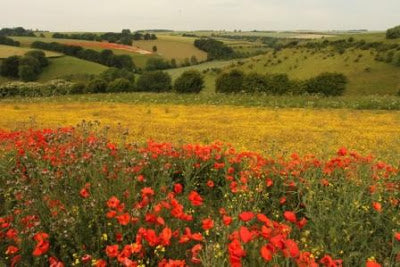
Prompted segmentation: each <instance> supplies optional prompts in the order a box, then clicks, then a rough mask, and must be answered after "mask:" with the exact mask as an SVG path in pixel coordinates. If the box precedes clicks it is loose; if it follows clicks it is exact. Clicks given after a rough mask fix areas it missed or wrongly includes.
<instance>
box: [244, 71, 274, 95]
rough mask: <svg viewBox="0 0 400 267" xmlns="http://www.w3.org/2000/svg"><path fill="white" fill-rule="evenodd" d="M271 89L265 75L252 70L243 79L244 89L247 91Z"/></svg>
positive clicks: (255, 91)
mask: <svg viewBox="0 0 400 267" xmlns="http://www.w3.org/2000/svg"><path fill="white" fill-rule="evenodd" d="M270 89H271V87H270V84H269V83H268V79H267V77H266V76H265V75H262V74H259V73H256V72H252V73H250V74H248V75H246V77H245V78H244V80H243V90H244V91H245V92H247V93H258V92H269V91H270Z"/></svg>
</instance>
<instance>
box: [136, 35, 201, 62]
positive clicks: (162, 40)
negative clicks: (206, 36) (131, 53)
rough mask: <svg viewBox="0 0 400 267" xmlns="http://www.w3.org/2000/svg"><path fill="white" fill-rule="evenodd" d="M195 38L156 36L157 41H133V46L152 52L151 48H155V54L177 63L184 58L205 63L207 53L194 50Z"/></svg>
mask: <svg viewBox="0 0 400 267" xmlns="http://www.w3.org/2000/svg"><path fill="white" fill-rule="evenodd" d="M194 40H195V38H190V37H180V36H171V35H158V39H157V40H151V41H143V40H142V41H134V43H133V44H134V45H136V46H138V47H140V48H142V49H145V50H148V51H152V49H153V46H157V54H158V55H159V56H161V57H163V58H165V59H169V60H170V59H173V58H174V59H176V60H177V62H178V63H179V62H183V60H185V58H188V59H190V58H191V57H192V56H195V57H196V58H197V60H198V61H205V60H206V59H207V53H206V52H204V51H202V50H200V49H198V48H196V47H195V46H194V45H193V43H194Z"/></svg>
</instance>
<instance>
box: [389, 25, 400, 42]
mask: <svg viewBox="0 0 400 267" xmlns="http://www.w3.org/2000/svg"><path fill="white" fill-rule="evenodd" d="M397 38H400V25H399V26H396V27H393V28H390V29H388V30H387V31H386V39H397Z"/></svg>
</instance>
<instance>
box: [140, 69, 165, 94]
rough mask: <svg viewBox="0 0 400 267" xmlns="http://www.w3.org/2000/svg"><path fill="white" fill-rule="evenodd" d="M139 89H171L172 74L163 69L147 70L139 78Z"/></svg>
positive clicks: (152, 90) (146, 90)
mask: <svg viewBox="0 0 400 267" xmlns="http://www.w3.org/2000/svg"><path fill="white" fill-rule="evenodd" d="M137 89H138V90H139V91H145V92H167V91H171V89H172V85H171V76H170V75H169V74H168V73H166V72H162V71H154V72H145V73H143V74H142V75H141V76H140V77H139V79H138V82H137Z"/></svg>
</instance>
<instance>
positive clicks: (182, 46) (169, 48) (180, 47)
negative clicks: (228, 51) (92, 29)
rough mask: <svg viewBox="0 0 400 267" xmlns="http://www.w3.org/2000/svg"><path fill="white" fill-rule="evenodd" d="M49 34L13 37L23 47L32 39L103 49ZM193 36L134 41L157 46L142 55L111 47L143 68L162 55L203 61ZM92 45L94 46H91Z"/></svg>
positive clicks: (142, 45)
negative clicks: (155, 48)
mask: <svg viewBox="0 0 400 267" xmlns="http://www.w3.org/2000/svg"><path fill="white" fill-rule="evenodd" d="M50 36H51V34H47V37H46V38H40V37H13V39H14V40H17V41H19V42H20V43H21V46H23V47H30V45H31V44H32V43H33V42H34V41H42V42H59V43H71V44H72V43H77V44H79V45H82V46H84V44H85V43H87V44H88V47H90V49H93V50H97V51H100V50H103V49H104V48H102V47H96V46H95V45H96V43H98V42H92V41H85V40H71V39H55V38H51V37H50ZM193 42H194V38H188V37H180V36H170V35H159V36H158V39H157V40H150V41H143V40H142V41H135V42H134V46H138V47H139V48H141V49H144V50H147V51H152V49H153V46H157V49H158V50H157V53H154V54H149V55H143V54H139V53H134V52H130V51H125V50H119V49H111V50H112V51H113V52H114V53H115V54H117V55H120V54H128V55H130V56H131V57H132V60H133V62H134V63H135V65H136V66H138V67H140V68H143V67H145V66H146V62H147V60H148V59H149V58H152V57H162V58H165V59H168V60H170V59H172V58H175V59H176V60H177V62H178V63H180V62H182V61H183V60H184V59H186V58H188V59H190V58H191V57H192V56H196V58H197V60H198V61H204V60H206V59H207V53H205V52H203V51H201V50H199V49H197V48H196V47H195V46H194V45H193ZM93 45H94V46H93Z"/></svg>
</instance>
